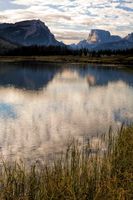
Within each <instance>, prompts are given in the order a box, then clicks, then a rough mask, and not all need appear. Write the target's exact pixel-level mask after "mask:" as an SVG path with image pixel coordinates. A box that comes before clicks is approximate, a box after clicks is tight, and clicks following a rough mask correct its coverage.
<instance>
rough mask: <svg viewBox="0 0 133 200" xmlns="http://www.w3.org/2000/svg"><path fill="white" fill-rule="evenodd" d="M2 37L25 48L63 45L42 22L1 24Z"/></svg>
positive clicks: (30, 21)
mask: <svg viewBox="0 0 133 200" xmlns="http://www.w3.org/2000/svg"><path fill="white" fill-rule="evenodd" d="M0 37H3V38H4V39H6V40H9V41H11V42H13V43H18V44H20V45H24V46H31V45H44V46H51V45H53V46H58V45H63V43H61V42H58V41H57V40H56V39H55V37H54V35H53V34H52V33H51V32H50V30H49V28H48V27H47V26H46V25H45V23H43V22H42V21H40V20H27V21H21V22H16V23H14V24H9V23H4V24H0Z"/></svg>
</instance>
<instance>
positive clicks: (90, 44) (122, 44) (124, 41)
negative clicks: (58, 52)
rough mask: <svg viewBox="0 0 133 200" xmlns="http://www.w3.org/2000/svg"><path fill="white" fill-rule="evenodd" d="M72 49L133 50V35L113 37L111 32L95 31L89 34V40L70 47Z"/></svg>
mask: <svg viewBox="0 0 133 200" xmlns="http://www.w3.org/2000/svg"><path fill="white" fill-rule="evenodd" d="M70 48H72V49H82V48H86V49H89V50H96V51H98V50H119V49H120V50H122V49H130V48H133V33H131V34H128V36H126V37H125V38H121V37H120V36H117V35H111V34H110V32H109V31H105V30H100V29H93V30H91V32H90V33H89V36H88V38H87V40H82V41H80V42H79V43H78V44H72V45H70Z"/></svg>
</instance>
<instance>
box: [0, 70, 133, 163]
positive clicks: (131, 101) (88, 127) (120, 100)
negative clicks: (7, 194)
mask: <svg viewBox="0 0 133 200" xmlns="http://www.w3.org/2000/svg"><path fill="white" fill-rule="evenodd" d="M27 70H28V69H27ZM79 70H81V69H77V70H75V69H73V68H72V69H71V68H69V69H66V68H62V69H60V70H55V72H56V73H53V74H54V75H52V76H53V78H52V79H51V81H49V84H48V83H47V87H45V85H44V87H43V88H42V89H41V90H39V91H32V90H22V89H19V88H15V87H11V86H10V87H9V86H8V87H5V85H4V84H3V86H2V87H0V105H8V109H9V108H10V110H9V111H10V112H11V111H13V113H14V112H15V116H16V117H10V118H8V117H7V118H6V119H5V113H6V114H7V112H8V110H7V111H4V112H3V117H2V113H1V115H0V147H1V153H2V155H3V156H4V157H7V156H10V155H11V157H15V158H17V157H18V158H19V157H23V158H25V159H31V160H32V159H33V158H34V159H37V158H42V157H43V156H46V155H48V154H49V153H52V152H58V151H60V150H61V149H62V148H63V147H64V144H65V143H66V141H67V140H68V139H69V138H71V137H75V138H82V137H83V136H84V137H96V136H97V134H98V133H99V134H102V133H105V132H106V131H107V130H108V129H109V127H110V126H113V127H118V126H120V125H121V124H122V123H123V122H128V123H130V122H133V88H132V87H131V86H129V85H128V84H127V83H126V82H124V81H123V80H118V81H114V82H113V81H112V82H111V81H109V82H108V84H106V85H98V84H97V81H98V79H97V76H94V75H93V73H87V75H86V76H84V75H81V74H80V73H79ZM97 70H98V69H97ZM5 74H7V71H6V72H5ZM9 74H11V72H10V73H9ZM0 76H2V75H0ZM40 76H41V73H40V74H39V77H40ZM129 77H130V75H129ZM38 80H39V78H38ZM92 86H94V87H92ZM127 97H128V98H127ZM2 103H4V104H2ZM0 109H2V111H3V109H4V108H3V107H1V106H0Z"/></svg>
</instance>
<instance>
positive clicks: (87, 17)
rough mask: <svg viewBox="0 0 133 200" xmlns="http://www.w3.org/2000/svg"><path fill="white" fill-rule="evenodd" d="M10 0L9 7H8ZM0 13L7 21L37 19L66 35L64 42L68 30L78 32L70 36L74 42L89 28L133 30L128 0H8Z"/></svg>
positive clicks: (132, 10) (115, 31) (132, 11)
mask: <svg viewBox="0 0 133 200" xmlns="http://www.w3.org/2000/svg"><path fill="white" fill-rule="evenodd" d="M9 2H10V5H12V6H8V5H9ZM13 5H14V7H13ZM23 7H24V8H23ZM1 15H2V16H4V18H5V21H8V22H14V21H19V20H25V19H33V18H34V19H36V18H40V19H41V20H43V21H44V22H46V24H47V25H48V26H49V28H50V30H51V31H52V32H53V33H55V34H56V33H57V32H59V31H60V33H61V35H62V38H61V35H60V36H59V38H60V39H61V40H64V39H65V38H66V40H65V41H66V42H67V36H64V35H67V33H68V32H73V33H74V32H75V34H76V35H77V31H78V37H77V36H75V37H74V35H73V36H72V38H73V39H74V38H75V39H74V40H73V42H78V41H79V40H80V39H83V38H82V36H83V32H84V31H85V32H86V34H88V33H89V31H90V29H92V28H101V29H106V30H109V31H111V32H112V34H119V35H121V36H125V35H126V34H128V33H129V32H132V31H133V30H132V27H133V2H132V1H131V0H100V1H99V0H93V1H92V0H88V1H86V0H56V1H54V0H49V1H48V2H47V1H44V0H35V1H33V0H8V3H7V8H5V7H4V8H3V10H2V11H1ZM0 21H4V19H0ZM118 27H119V28H118ZM84 35H85V34H84ZM68 38H69V36H68ZM71 41H72V40H71ZM69 42H70V40H69V41H68V43H69Z"/></svg>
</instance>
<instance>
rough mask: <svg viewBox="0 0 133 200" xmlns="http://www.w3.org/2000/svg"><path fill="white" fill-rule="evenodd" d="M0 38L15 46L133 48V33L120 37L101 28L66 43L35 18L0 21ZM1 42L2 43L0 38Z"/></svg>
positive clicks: (95, 49) (94, 48)
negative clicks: (73, 41) (60, 40)
mask: <svg viewBox="0 0 133 200" xmlns="http://www.w3.org/2000/svg"><path fill="white" fill-rule="evenodd" d="M0 38H2V39H3V40H4V41H6V42H8V43H11V44H14V45H15V46H16V44H18V45H20V46H32V45H38V46H66V47H68V48H70V49H73V50H79V49H88V50H90V51H99V50H123V49H130V48H133V33H129V34H128V35H127V36H125V37H123V38H122V37H120V36H118V35H112V34H111V33H110V32H109V31H106V30H102V29H92V30H91V31H90V33H89V35H88V38H87V39H84V40H81V41H79V42H78V43H77V44H70V45H66V44H64V43H62V42H59V41H58V40H57V39H56V38H55V36H54V34H53V33H52V32H51V31H50V29H49V28H48V26H46V24H45V23H44V22H42V21H41V20H36V19H33V20H25V21H20V22H16V23H0ZM1 43H3V41H2V40H1V41H0V44H1ZM2 46H3V45H2ZM6 46H8V45H6ZM9 46H10V45H9Z"/></svg>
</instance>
